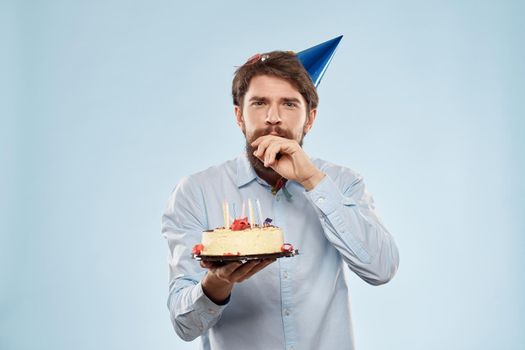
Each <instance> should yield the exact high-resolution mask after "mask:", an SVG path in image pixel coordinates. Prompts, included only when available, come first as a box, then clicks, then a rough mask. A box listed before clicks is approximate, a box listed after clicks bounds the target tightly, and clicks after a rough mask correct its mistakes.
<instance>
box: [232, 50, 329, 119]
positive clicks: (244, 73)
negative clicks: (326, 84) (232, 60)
mask: <svg viewBox="0 0 525 350" xmlns="http://www.w3.org/2000/svg"><path fill="white" fill-rule="evenodd" d="M258 75H270V76H275V77H278V78H282V79H284V80H286V81H288V82H289V83H290V84H292V85H293V86H294V87H295V88H296V89H297V90H298V91H299V93H300V94H301V95H302V96H303V97H304V99H305V100H306V105H307V106H306V107H307V108H306V110H307V112H310V110H312V109H314V108H317V105H318V103H319V97H318V96H317V90H316V88H315V86H314V84H313V82H312V79H311V78H310V75H309V74H308V72H307V71H306V69H304V67H303V65H302V63H301V62H300V61H299V59H298V58H297V56H296V55H295V54H294V53H293V52H291V51H272V52H268V53H264V54H257V55H254V56H252V57H251V58H250V59H248V61H247V62H246V63H245V64H243V65H242V66H240V67H239V68H237V70H236V71H235V76H234V77H233V82H232V97H233V104H234V105H236V106H239V107H241V108H242V104H243V99H244V95H246V92H247V91H248V87H249V86H250V81H251V80H252V78H253V77H255V76H258Z"/></svg>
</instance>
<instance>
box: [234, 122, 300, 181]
mask: <svg viewBox="0 0 525 350" xmlns="http://www.w3.org/2000/svg"><path fill="white" fill-rule="evenodd" d="M272 131H273V132H276V133H277V136H279V137H284V138H286V139H289V140H294V139H295V137H294V135H293V134H292V132H291V131H290V130H285V129H283V128H281V127H280V126H274V127H272V126H268V127H266V128H263V129H256V130H255V131H254V133H253V134H252V135H250V137H248V135H246V130H243V133H244V136H245V137H246V153H247V155H248V160H249V161H250V164H251V165H252V167H253V169H254V170H255V172H256V173H257V174H258V175H259V176H260V177H262V178H276V179H278V178H280V177H281V175H279V174H278V173H277V172H276V171H275V170H273V169H272V168H270V167H268V168H267V167H265V166H264V162H262V161H261V160H260V159H259V158H257V157H256V156H254V155H253V152H255V151H256V150H257V148H254V147H252V145H251V143H252V142H253V141H255V140H257V138H259V137H261V136H264V135H269V134H270V133H271V132H272ZM305 135H306V134H305V133H304V131H303V133H302V135H301V138H300V140H299V141H298V143H299V146H301V147H302V146H303V139H304V136H305ZM279 158H280V154H277V156H276V159H279Z"/></svg>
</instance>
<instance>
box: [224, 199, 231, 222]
mask: <svg viewBox="0 0 525 350" xmlns="http://www.w3.org/2000/svg"><path fill="white" fill-rule="evenodd" d="M224 204H225V205H226V228H229V227H230V205H229V204H228V202H225V203H224Z"/></svg>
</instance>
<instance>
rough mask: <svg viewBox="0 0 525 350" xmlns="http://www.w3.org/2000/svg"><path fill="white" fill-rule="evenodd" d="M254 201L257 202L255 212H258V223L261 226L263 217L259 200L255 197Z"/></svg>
mask: <svg viewBox="0 0 525 350" xmlns="http://www.w3.org/2000/svg"><path fill="white" fill-rule="evenodd" d="M255 203H256V204H257V212H258V213H259V223H260V225H261V227H262V226H263V220H264V219H263V216H262V209H261V202H260V201H259V199H256V200H255Z"/></svg>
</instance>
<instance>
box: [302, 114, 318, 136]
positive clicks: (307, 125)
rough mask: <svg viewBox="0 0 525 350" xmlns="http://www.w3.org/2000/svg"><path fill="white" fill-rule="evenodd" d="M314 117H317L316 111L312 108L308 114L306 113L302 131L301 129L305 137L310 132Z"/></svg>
mask: <svg viewBox="0 0 525 350" xmlns="http://www.w3.org/2000/svg"><path fill="white" fill-rule="evenodd" d="M316 117H317V109H316V108H314V109H312V110H311V111H310V113H308V116H307V118H306V123H305V124H304V129H303V131H304V134H305V135H306V134H307V133H308V132H309V131H310V129H311V128H312V126H313V125H314V122H315V118H316Z"/></svg>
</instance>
